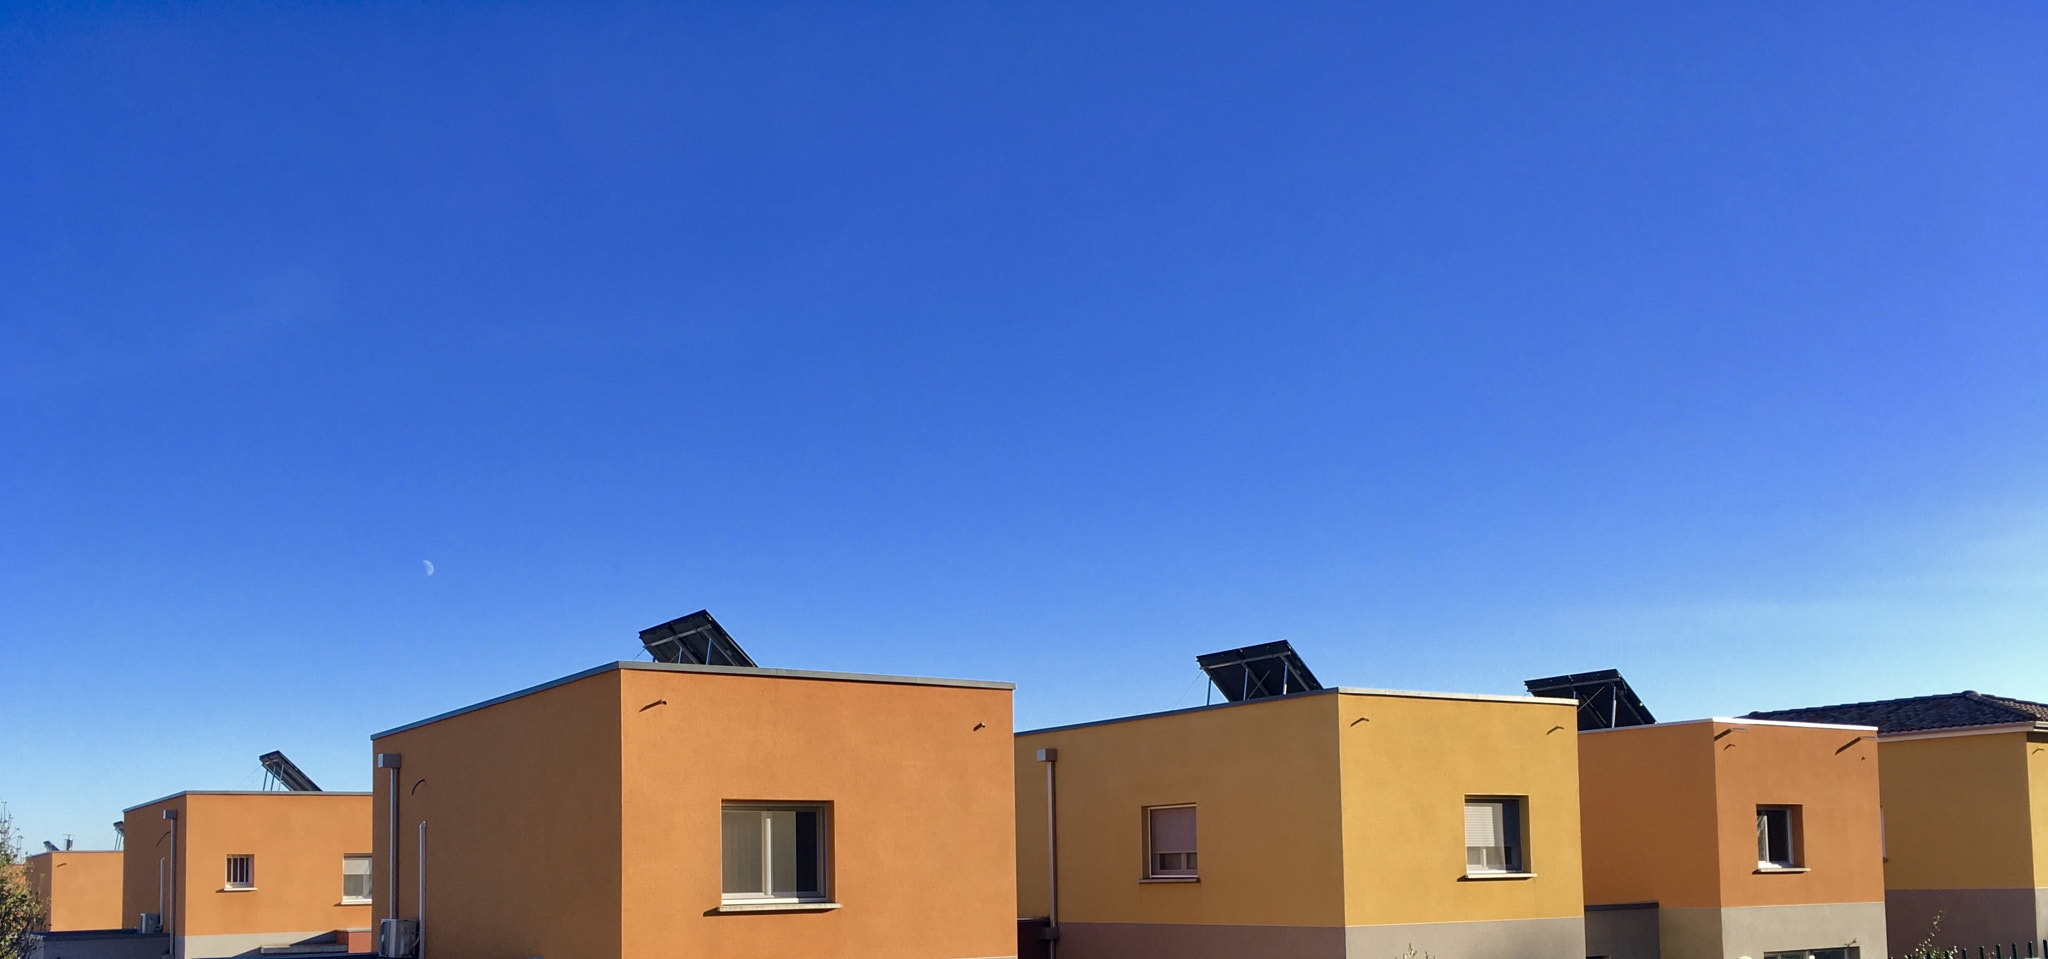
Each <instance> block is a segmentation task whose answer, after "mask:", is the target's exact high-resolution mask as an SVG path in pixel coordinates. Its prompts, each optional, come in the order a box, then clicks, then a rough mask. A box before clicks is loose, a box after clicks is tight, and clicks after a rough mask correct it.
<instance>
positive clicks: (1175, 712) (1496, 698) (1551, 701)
mask: <svg viewBox="0 0 2048 959" xmlns="http://www.w3.org/2000/svg"><path fill="white" fill-rule="evenodd" d="M1330 695H1344V696H1388V697H1398V698H1402V699H1451V700H1461V701H1465V702H1479V703H1523V704H1533V705H1539V706H1570V707H1572V708H1573V709H1577V708H1578V705H1579V701H1578V700H1576V699H1558V698H1556V697H1549V696H1500V695H1495V694H1493V693H1431V692H1421V691H1418V690H1413V689H1361V688H1359V687H1356V686H1333V687H1330V688H1327V689H1311V690H1308V691H1307V692H1300V693H1288V694H1287V695H1285V696H1261V697H1259V698H1258V699H1247V700H1244V701H1243V702H1236V703H1211V704H1209V705H1207V706H1190V707H1188V708H1186V709H1169V710H1166V711H1164V712H1157V713H1139V714H1137V715H1135V716H1118V717H1116V718H1114V719H1096V720H1091V721H1089V722H1085V723H1068V724H1067V725H1064V726H1046V727H1043V728H1040V729H1020V730H1018V731H1017V735H1019V736H1033V735H1037V734H1038V733H1057V732H1062V731H1064V730H1068V729H1086V728H1088V727H1090V726H1107V725H1110V724H1111V723H1132V722H1137V721H1138V720H1141V719H1158V718H1160V717H1162V716H1182V715H1186V714H1188V713H1199V712H1206V711H1208V710H1211V709H1229V708H1232V707H1235V706H1257V705H1259V704H1260V703H1274V702H1280V701H1282V700H1288V699H1302V698H1306V697H1309V696H1330Z"/></svg>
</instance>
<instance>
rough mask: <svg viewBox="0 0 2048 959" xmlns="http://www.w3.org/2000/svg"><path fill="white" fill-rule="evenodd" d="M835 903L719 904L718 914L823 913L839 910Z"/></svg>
mask: <svg viewBox="0 0 2048 959" xmlns="http://www.w3.org/2000/svg"><path fill="white" fill-rule="evenodd" d="M839 906H840V904H839V903H836V902H721V903H719V904H718V911H719V912H825V911H828V910H832V909H837V908H839Z"/></svg>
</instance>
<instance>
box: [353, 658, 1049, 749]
mask: <svg viewBox="0 0 2048 959" xmlns="http://www.w3.org/2000/svg"><path fill="white" fill-rule="evenodd" d="M626 670H647V671H650V672H658V673H710V674H713V675H721V676H742V677H746V676H751V677H753V678H756V679H819V680H826V681H831V682H842V683H884V684H893V685H898V686H950V687H954V688H964V689H1000V690H1014V689H1016V688H1017V684H1016V683H1000V682H992V681H989V680H983V679H931V678H927V677H923V676H888V675H883V674H880V673H829V672H818V671H813V670H805V669H772V668H763V667H759V666H699V665H697V664H695V663H643V662H638V661H634V660H623V659H622V660H619V661H618V662H613V663H605V664H603V665H601V666H592V667H590V668H589V669H585V670H581V671H578V672H574V673H570V674H569V675H567V676H561V677H557V678H555V679H550V680H548V681H547V682H544V683H538V684H536V685H532V686H528V687H526V688H525V689H515V690H513V691H511V692H509V693H506V694H504V695H503V696H493V697H491V698H490V699H486V700H484V701H482V702H477V703H470V704H469V705H467V706H458V707H456V708H454V709H451V710H448V711H447V712H444V713H436V714H434V715H432V716H428V717H427V718H425V719H420V720H415V721H413V722H409V723H406V724H405V725H403V726H393V727H391V728H390V729H387V730H384V731H383V732H377V733H371V734H370V741H371V742H376V741H377V740H379V739H383V738H384V737H386V736H395V735H397V734H399V733H402V732H405V731H407V730H411V729H418V728H419V727H421V726H426V725H430V724H432V723H438V722H440V721H441V720H444V719H453V718H455V717H457V716H460V715H462V714H463V713H473V712H476V711H477V710H479V709H485V708H488V707H491V706H496V705H498V704H499V703H508V702H511V701H512V700H515V699H520V698H523V697H526V696H531V695H533V694H535V693H538V692H543V691H546V690H549V689H553V688H555V687H557V686H566V685H568V684H570V683H573V682H576V681H577V680H581V679H589V678H590V677H592V676H599V675H603V674H605V673H609V672H613V671H619V672H624V671H626Z"/></svg>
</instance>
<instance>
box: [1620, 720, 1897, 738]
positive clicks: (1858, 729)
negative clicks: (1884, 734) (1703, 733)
mask: <svg viewBox="0 0 2048 959" xmlns="http://www.w3.org/2000/svg"><path fill="white" fill-rule="evenodd" d="M1701 723H1726V724H1728V725H1730V726H1790V727H1793V728H1795V729H1839V730H1841V731H1843V732H1850V733H1863V734H1864V735H1870V734H1872V733H1875V732H1877V727H1876V726H1851V725H1846V724H1843V723H1794V722H1786V721H1785V720H1782V719H1740V718H1735V717H1729V716H1708V717H1703V718H1700V719H1674V720H1671V721H1669V722H1657V723H1644V724H1642V725H1640V726H1615V727H1612V728H1609V729H1582V730H1579V735H1581V736H1591V735H1593V734H1594V733H1619V732H1625V731H1627V730H1631V729H1655V728H1657V727H1658V726H1697V725H1699V724H1701Z"/></svg>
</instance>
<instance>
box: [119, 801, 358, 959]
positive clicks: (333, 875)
mask: <svg viewBox="0 0 2048 959" xmlns="http://www.w3.org/2000/svg"><path fill="white" fill-rule="evenodd" d="M370 808H371V806H370V797H369V796H367V795H363V794H360V793H328V792H303V793H295V792H271V793H205V792H189V793H180V794H178V795H176V796H172V797H168V798H166V799H164V800H160V801H157V802H154V803H149V804H145V805H142V806H137V807H134V808H132V809H129V810H127V811H126V812H125V814H124V815H125V821H124V829H125V835H126V837H127V841H126V843H125V844H124V849H123V857H124V858H123V881H122V908H121V913H122V916H123V923H122V924H123V925H124V926H127V925H132V924H133V923H134V922H135V917H136V916H138V915H139V914H141V913H145V912H156V911H158V902H159V901H160V900H159V894H158V875H159V872H158V864H159V861H163V862H164V863H166V864H167V865H170V857H169V850H170V848H171V845H172V843H171V841H170V839H169V838H168V834H169V832H170V828H171V825H172V823H171V822H170V821H169V820H165V819H164V818H163V810H165V809H175V810H177V811H178V819H177V829H178V836H177V842H176V845H177V857H176V862H175V865H174V866H172V868H173V869H174V872H173V873H172V876H173V879H174V881H173V882H172V883H170V884H169V885H170V888H168V889H166V890H164V892H165V893H166V895H167V896H168V897H170V898H174V899H175V908H173V909H169V910H167V911H168V912H170V915H169V916H167V917H166V925H167V927H168V928H169V929H170V931H171V932H172V933H173V934H174V935H175V936H177V937H178V938H180V939H193V940H198V939H203V938H206V937H229V938H228V939H223V940H221V941H222V942H224V943H227V942H241V941H244V940H247V941H250V942H255V943H256V945H284V944H288V943H290V942H293V941H297V940H298V939H302V938H305V937H307V936H312V935H320V934H325V933H329V932H333V931H335V930H338V929H355V928H362V927H364V926H367V925H369V924H370V907H369V906H368V905H362V904H352V903H344V902H342V899H341V884H342V878H341V877H342V859H343V857H344V856H348V855H352V854H362V853H367V852H369V851H370ZM231 855H250V856H254V857H255V880H256V883H255V885H256V888H254V889H248V890H230V889H228V888H226V882H227V857H229V856H231ZM252 937H253V938H252ZM259 940H260V941H259ZM221 948H226V946H221ZM249 948H254V946H251V947H249ZM236 951H246V950H236ZM180 954H181V955H189V956H194V957H197V956H202V955H220V954H226V953H220V952H216V951H214V949H213V948H212V947H210V946H198V945H194V946H193V947H191V948H187V947H185V946H181V947H180Z"/></svg>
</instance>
